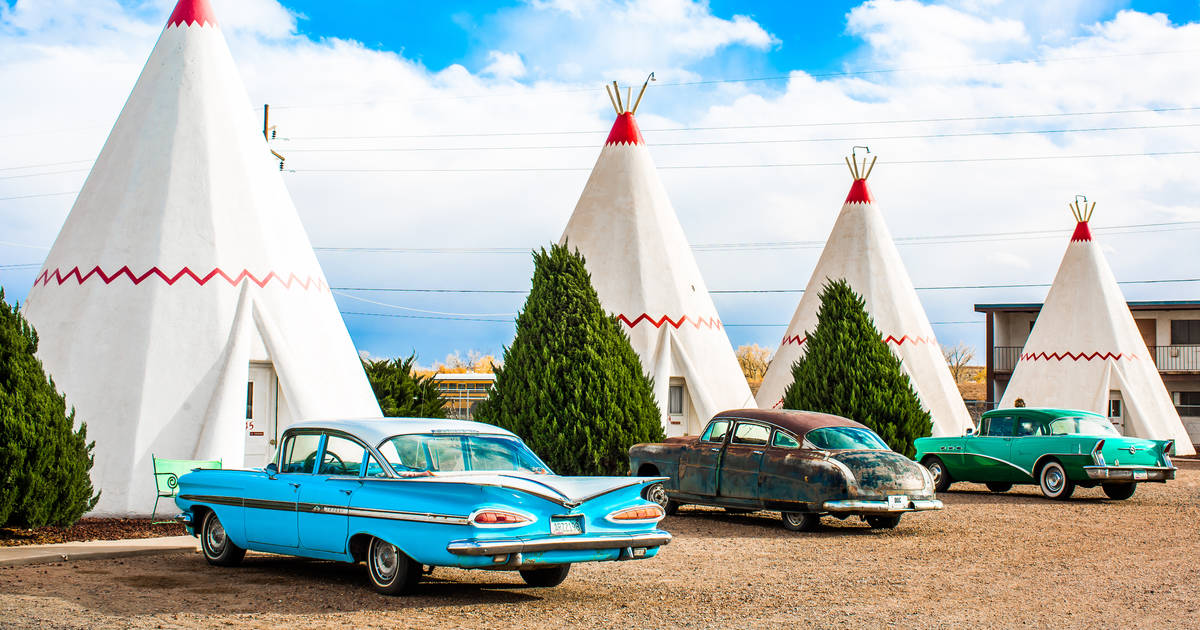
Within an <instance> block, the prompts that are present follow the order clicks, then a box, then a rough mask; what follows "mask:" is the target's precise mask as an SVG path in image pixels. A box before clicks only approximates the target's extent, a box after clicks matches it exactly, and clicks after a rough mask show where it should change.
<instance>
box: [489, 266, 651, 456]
mask: <svg viewBox="0 0 1200 630" xmlns="http://www.w3.org/2000/svg"><path fill="white" fill-rule="evenodd" d="M533 262H534V272H533V287H532V290H531V291H530V292H529V297H528V298H527V299H526V301H525V306H524V308H523V309H522V310H521V312H520V313H519V314H518V315H517V334H516V337H515V338H514V339H513V342H512V346H510V347H507V348H505V349H504V366H503V367H500V368H497V369H496V381H495V383H494V384H493V386H492V389H491V392H490V394H491V395H490V397H489V399H488V400H486V401H484V402H482V403H480V405H479V407H478V408H477V410H476V415H477V416H478V417H479V418H480V419H482V420H484V421H486V422H491V423H493V424H497V425H499V426H501V427H504V428H506V429H508V430H510V431H512V432H513V433H516V434H517V435H519V436H521V438H522V439H524V440H525V442H526V443H527V444H528V445H529V446H530V448H532V449H533V450H534V452H536V453H537V454H538V455H539V456H540V457H542V459H543V460H545V462H546V463H547V464H548V465H550V467H551V468H553V469H554V470H555V471H556V472H558V473H559V474H570V475H596V474H626V473H628V471H629V454H628V453H629V447H630V446H633V445H634V444H637V443H639V442H655V441H660V440H662V439H663V431H662V423H661V422H662V421H661V420H660V418H661V413H660V412H659V409H658V405H657V404H656V403H655V400H654V386H653V383H652V382H651V380H650V378H649V377H647V376H646V374H645V372H643V371H642V364H641V362H640V361H639V360H638V356H637V353H635V352H634V351H633V347H632V346H630V345H629V338H628V337H627V336H626V335H625V332H624V331H623V330H621V327H620V326H621V325H620V324H619V323H618V322H617V320H616V318H614V317H611V316H609V315H608V314H607V313H605V311H604V309H603V308H602V307H601V306H600V299H599V297H598V296H597V295H596V290H595V289H594V288H593V287H592V279H591V276H590V275H588V272H587V269H586V268H585V266H584V259H583V256H582V255H580V254H579V252H578V251H575V252H570V251H569V250H568V249H567V247H566V246H565V245H553V246H551V247H550V251H549V252H547V251H546V250H545V249H542V250H541V251H539V252H534V254H533Z"/></svg>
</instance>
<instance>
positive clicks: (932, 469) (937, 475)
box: [929, 464, 942, 485]
mask: <svg viewBox="0 0 1200 630" xmlns="http://www.w3.org/2000/svg"><path fill="white" fill-rule="evenodd" d="M929 474H931V475H933V483H934V484H935V485H936V484H939V483H941V482H942V465H941V464H930V466H929Z"/></svg>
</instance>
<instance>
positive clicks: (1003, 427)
mask: <svg viewBox="0 0 1200 630" xmlns="http://www.w3.org/2000/svg"><path fill="white" fill-rule="evenodd" d="M915 444H916V448H917V454H916V457H915V458H914V459H916V460H917V461H919V462H921V463H922V464H924V465H925V467H926V468H928V469H929V472H930V473H932V474H933V478H934V483H935V488H936V490H937V491H938V492H944V491H945V490H946V489H947V488H949V487H950V484H952V483H954V482H956V481H970V482H975V483H984V484H987V487H988V489H989V490H991V491H992V492H1005V491H1007V490H1009V489H1010V488H1012V487H1013V485H1014V484H1037V485H1038V486H1040V487H1041V490H1042V494H1044V495H1045V496H1046V497H1047V498H1050V499H1063V500H1065V499H1069V498H1070V497H1071V493H1072V492H1074V491H1075V487H1076V486H1083V487H1084V488H1092V487H1095V486H1097V485H1099V486H1101V487H1103V488H1104V493H1105V494H1106V495H1108V497H1109V498H1111V499H1118V500H1120V499H1128V498H1129V497H1131V496H1133V492H1134V490H1136V489H1137V484H1138V483H1141V482H1144V481H1153V482H1159V483H1163V482H1166V481H1167V480H1168V479H1174V478H1175V466H1174V465H1172V464H1171V458H1170V452H1171V447H1172V446H1174V440H1143V439H1141V438H1134V437H1125V436H1123V435H1121V434H1120V433H1117V431H1116V429H1114V428H1113V426H1112V423H1111V422H1109V420H1108V418H1105V417H1104V416H1101V415H1100V414H1097V413H1092V412H1090V411H1078V410H1072V409H1031V408H1018V409H996V410H993V411H989V412H987V413H985V414H983V418H982V419H981V420H980V422H979V431H978V432H976V431H973V430H971V429H967V432H966V434H965V435H963V436H961V437H940V438H920V439H918V440H917V441H916V443H915Z"/></svg>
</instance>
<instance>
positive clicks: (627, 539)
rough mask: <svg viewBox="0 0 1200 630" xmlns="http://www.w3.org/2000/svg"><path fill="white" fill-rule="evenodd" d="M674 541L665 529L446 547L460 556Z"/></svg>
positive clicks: (635, 546)
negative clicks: (636, 532) (637, 532)
mask: <svg viewBox="0 0 1200 630" xmlns="http://www.w3.org/2000/svg"><path fill="white" fill-rule="evenodd" d="M669 542H671V535H670V534H668V533H667V532H664V531H662V530H654V531H652V532H646V533H641V534H607V535H601V536H569V537H568V536H559V537H554V538H495V539H491V540H475V539H468V540H455V541H451V542H450V544H448V545H446V551H449V552H450V553H452V554H454V555H456V556H501V555H508V554H526V553H538V552H544V551H591V550H599V549H625V548H630V549H647V548H657V547H661V546H663V545H665V544H667V543H669Z"/></svg>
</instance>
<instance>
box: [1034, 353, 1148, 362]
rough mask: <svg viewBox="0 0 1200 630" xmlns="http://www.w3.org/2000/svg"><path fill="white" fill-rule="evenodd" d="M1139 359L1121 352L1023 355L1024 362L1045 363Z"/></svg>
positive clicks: (1134, 355)
mask: <svg viewBox="0 0 1200 630" xmlns="http://www.w3.org/2000/svg"><path fill="white" fill-rule="evenodd" d="M1138 358H1139V357H1138V355H1136V354H1124V353H1121V352H1118V353H1116V354H1113V353H1111V352H1103V353H1102V352H1093V353H1091V354H1088V353H1086V352H1080V353H1078V354H1076V353H1072V352H1063V353H1058V352H1050V353H1046V352H1029V353H1026V354H1022V355H1021V360H1022V361H1037V360H1038V359H1041V360H1044V361H1063V360H1066V359H1070V360H1072V361H1078V360H1080V359H1083V360H1084V361H1091V360H1092V359H1100V360H1101V361H1107V360H1109V359H1112V360H1113V361H1120V360H1121V359H1129V360H1131V361H1136V360H1138Z"/></svg>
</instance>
